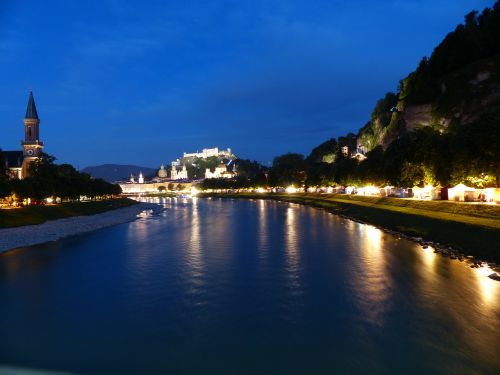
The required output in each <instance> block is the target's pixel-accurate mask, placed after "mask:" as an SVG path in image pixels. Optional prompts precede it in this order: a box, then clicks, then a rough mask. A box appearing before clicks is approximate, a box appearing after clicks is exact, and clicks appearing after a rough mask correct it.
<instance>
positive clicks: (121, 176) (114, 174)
mask: <svg viewBox="0 0 500 375" xmlns="http://www.w3.org/2000/svg"><path fill="white" fill-rule="evenodd" d="M81 172H84V173H88V174H90V175H91V176H92V177H96V178H102V179H104V180H106V181H110V182H115V181H120V180H128V179H129V178H130V174H134V175H135V176H136V178H137V175H138V174H139V173H140V172H142V174H143V175H144V177H148V176H153V175H155V174H156V169H153V168H148V167H140V166H137V165H120V164H103V165H97V166H92V167H86V168H84V169H82V170H81Z"/></svg>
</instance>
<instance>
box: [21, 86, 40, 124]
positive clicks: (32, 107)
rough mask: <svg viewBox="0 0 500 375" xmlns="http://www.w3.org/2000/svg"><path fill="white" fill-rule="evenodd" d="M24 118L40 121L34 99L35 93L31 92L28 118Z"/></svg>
mask: <svg viewBox="0 0 500 375" xmlns="http://www.w3.org/2000/svg"><path fill="white" fill-rule="evenodd" d="M24 118H27V119H33V120H38V113H37V112H36V105H35V99H34V98H33V91H31V90H30V96H29V98H28V107H27V108H26V116H24Z"/></svg>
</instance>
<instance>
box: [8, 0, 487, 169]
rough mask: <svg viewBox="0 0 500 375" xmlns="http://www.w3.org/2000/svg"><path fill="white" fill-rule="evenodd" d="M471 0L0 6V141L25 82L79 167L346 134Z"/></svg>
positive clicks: (44, 124) (272, 146) (61, 150)
mask: <svg viewBox="0 0 500 375" xmlns="http://www.w3.org/2000/svg"><path fill="white" fill-rule="evenodd" d="M493 3H494V1H493V0H491V1H482V0H476V1H473V0H449V1H444V0H398V1H397V0H395V1H381V0H371V1H361V0H351V1H332V0H326V1H322V0H314V1H312V0H307V1H306V0H297V1H279V0H262V1H261V0H251V1H218V0H211V1H188V0H186V1H179V0H177V1H145V0H143V1H124V0H123V1H122V0H99V1H63V0H61V1H52V0H44V1H35V0H32V1H25V0H0V68H1V72H2V74H1V75H0V131H1V136H0V147H1V148H3V149H4V150H18V149H20V140H21V138H22V136H23V128H22V127H23V125H22V124H23V123H22V119H23V117H24V112H25V109H26V103H27V99H28V91H29V89H33V92H34V96H35V101H36V104H37V109H38V114H39V116H40V118H41V125H40V129H41V130H40V132H41V138H42V140H43V141H44V142H45V144H46V148H45V151H46V152H47V153H49V154H52V155H55V156H56V157H57V158H58V160H59V162H68V163H72V164H74V165H75V166H77V167H79V168H83V167H85V166H89V165H97V164H103V163H118V164H137V165H143V166H151V167H155V166H158V165H159V164H160V163H162V162H163V163H168V162H169V161H171V160H172V159H175V158H177V157H178V156H180V154H182V152H183V151H187V152H192V151H196V150H201V149H202V148H204V147H214V146H219V147H221V148H226V147H232V149H233V150H234V152H235V153H236V154H237V155H238V156H239V157H242V158H250V159H256V160H259V161H261V162H265V163H268V162H270V161H271V160H272V159H273V157H274V156H276V155H279V154H282V153H285V152H300V153H304V154H307V153H309V152H310V150H311V149H312V148H313V147H314V146H317V145H318V144H319V143H321V142H323V141H325V140H327V139H329V138H332V137H337V136H339V135H343V134H345V133H347V132H349V131H352V132H357V130H358V129H359V128H360V127H361V126H363V125H364V124H365V123H366V122H367V120H368V119H369V117H370V113H371V111H372V109H373V107H374V105H375V102H376V100H378V99H379V98H381V97H383V95H384V94H385V93H386V92H388V91H396V89H397V86H398V82H399V80H400V79H401V78H404V77H405V76H406V75H407V74H408V73H409V72H411V71H412V70H414V69H415V67H416V66H417V64H418V62H419V61H420V59H421V58H422V57H423V56H424V55H430V53H431V52H432V50H433V48H434V47H435V46H436V45H437V44H438V43H439V42H440V41H441V40H442V39H443V38H444V36H445V35H446V34H447V33H448V32H450V31H452V30H453V29H454V28H455V26H456V25H457V24H458V23H461V22H462V20H463V16H464V15H465V14H466V13H468V12H469V11H471V10H473V9H477V10H482V9H483V8H485V7H487V6H491V5H492V4H493Z"/></svg>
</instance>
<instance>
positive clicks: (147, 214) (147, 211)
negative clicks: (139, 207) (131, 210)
mask: <svg viewBox="0 0 500 375" xmlns="http://www.w3.org/2000/svg"><path fill="white" fill-rule="evenodd" d="M151 215H153V210H144V211H142V212H140V213H139V214H137V217H148V216H151Z"/></svg>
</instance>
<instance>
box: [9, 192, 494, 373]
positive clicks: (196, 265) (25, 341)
mask: <svg viewBox="0 0 500 375" xmlns="http://www.w3.org/2000/svg"><path fill="white" fill-rule="evenodd" d="M160 203H161V204H162V205H163V206H164V207H165V210H163V211H161V213H159V214H157V215H154V216H150V217H146V218H140V219H138V220H136V221H134V222H131V223H127V224H121V225H117V226H114V227H111V228H106V229H102V230H98V231H95V232H92V233H89V234H85V235H80V236H75V237H70V238H66V239H63V240H60V241H55V242H51V243H47V244H44V245H38V246H32V247H27V248H21V249H17V250H15V251H10V252H7V253H4V254H0V364H1V365H4V366H23V367H27V368H35V369H49V370H58V371H63V370H64V371H71V372H73V373H79V374H89V375H90V374H144V373H147V374H149V373H151V374H165V373H171V374H198V373H200V374H332V373H349V374H367V373H369V374H382V373H384V374H387V373H394V374H424V373H432V374H473V373H474V374H475V373H481V374H495V373H497V374H498V373H500V282H497V281H494V280H491V279H489V278H488V277H486V274H485V273H486V272H485V271H484V270H481V269H479V270H478V269H471V268H470V267H468V266H467V265H466V264H465V263H461V262H459V261H456V260H450V259H448V258H444V257H441V256H439V255H436V254H434V253H433V250H432V248H428V249H425V250H424V249H422V248H421V247H420V246H419V245H418V244H416V243H413V242H410V241H408V240H405V239H399V238H398V237H397V236H394V235H391V234H387V233H384V232H382V231H380V230H379V229H376V228H374V227H372V226H369V225H364V224H359V223H356V222H353V221H350V220H346V219H343V218H339V217H337V216H335V215H332V214H329V213H327V212H325V211H322V210H318V209H315V208H311V207H306V206H300V205H296V204H288V203H280V202H273V201H263V200H224V199H211V200H209V199H196V198H194V199H185V200H184V199H177V198H167V199H164V200H163V199H162V200H161V201H160ZM478 240H479V239H478Z"/></svg>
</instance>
